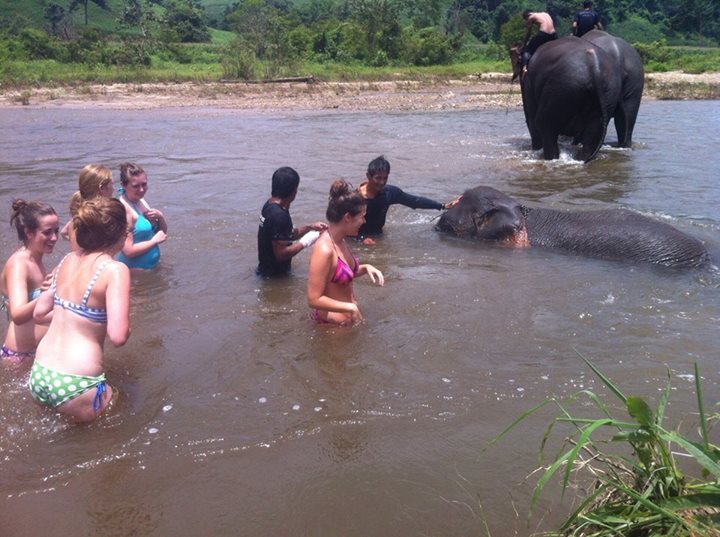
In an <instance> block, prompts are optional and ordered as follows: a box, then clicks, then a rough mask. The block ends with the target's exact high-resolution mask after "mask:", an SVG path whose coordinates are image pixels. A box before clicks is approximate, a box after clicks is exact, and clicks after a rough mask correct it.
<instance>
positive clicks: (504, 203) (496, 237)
mask: <svg viewBox="0 0 720 537" xmlns="http://www.w3.org/2000/svg"><path fill="white" fill-rule="evenodd" d="M437 229H438V230H439V231H445V232H448V233H452V234H454V235H458V236H465V237H472V238H475V239H481V240H488V241H496V242H500V243H501V244H505V245H507V246H513V247H527V246H529V245H530V243H529V241H528V237H527V227H526V223H525V208H524V207H523V206H522V205H520V204H519V203H518V202H517V201H515V200H514V199H512V198H511V197H510V196H506V195H505V194H503V193H502V192H500V191H498V190H495V189H494V188H491V187H487V186H479V187H476V188H473V189H470V190H468V191H466V192H465V193H464V194H463V195H462V198H461V199H460V202H459V203H458V204H457V205H455V206H454V207H453V208H452V209H448V210H447V211H445V213H443V215H442V216H441V217H440V221H439V222H438V224H437Z"/></svg>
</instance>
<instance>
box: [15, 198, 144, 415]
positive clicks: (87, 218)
mask: <svg viewBox="0 0 720 537" xmlns="http://www.w3.org/2000/svg"><path fill="white" fill-rule="evenodd" d="M72 223H73V226H74V228H75V237H76V240H77V244H78V246H79V249H78V250H77V251H73V252H70V253H69V254H68V255H66V256H65V258H63V260H62V261H61V262H60V264H59V265H58V267H57V269H56V270H55V275H54V277H53V280H52V285H51V287H50V289H48V290H47V291H45V292H43V293H42V295H41V296H40V299H39V300H38V304H37V306H36V307H35V314H34V316H35V319H36V320H40V319H43V318H45V317H46V316H47V315H49V313H50V312H52V321H51V322H50V328H49V329H48V332H47V334H46V335H45V337H44V338H43V339H42V340H41V341H40V344H39V345H38V348H37V355H36V358H35V363H34V364H33V367H32V369H31V371H30V380H29V383H28V385H29V387H30V393H31V394H32V396H33V397H34V398H35V399H36V400H37V401H38V402H40V403H42V404H43V405H46V406H49V407H51V408H54V409H55V410H57V411H58V412H60V413H61V414H64V415H66V416H69V417H71V418H73V419H74V420H75V421H78V422H87V421H92V420H93V419H95V418H96V417H97V416H98V415H99V414H100V412H102V411H103V409H105V407H106V406H107V405H108V403H109V402H110V400H111V398H112V394H113V389H112V388H111V387H110V385H108V384H107V382H106V380H105V373H104V370H103V344H104V342H105V338H106V337H107V338H108V339H109V340H110V342H111V343H112V344H113V345H115V346H116V347H119V346H121V345H124V344H125V342H126V341H127V339H128V337H129V336H130V271H129V270H128V268H127V267H126V266H125V265H123V264H122V263H120V262H118V261H115V260H114V259H113V256H114V255H116V254H117V253H118V252H119V251H120V248H122V245H123V244H124V242H125V236H126V235H127V234H128V232H129V230H128V226H127V218H126V215H125V207H124V206H123V204H122V203H120V201H118V200H116V199H112V198H109V199H108V198H102V197H98V198H95V199H93V200H90V201H86V202H84V203H83V204H82V205H80V207H79V208H78V210H77V214H76V215H75V216H74V217H73V221H72Z"/></svg>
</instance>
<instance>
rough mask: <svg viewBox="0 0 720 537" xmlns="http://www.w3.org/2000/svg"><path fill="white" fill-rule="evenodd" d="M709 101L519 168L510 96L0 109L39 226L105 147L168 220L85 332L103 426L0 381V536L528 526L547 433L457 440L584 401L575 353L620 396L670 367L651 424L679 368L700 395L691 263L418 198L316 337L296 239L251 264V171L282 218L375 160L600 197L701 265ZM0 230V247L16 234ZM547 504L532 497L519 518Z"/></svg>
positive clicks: (4, 194) (1, 154) (398, 179)
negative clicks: (125, 306)
mask: <svg viewBox="0 0 720 537" xmlns="http://www.w3.org/2000/svg"><path fill="white" fill-rule="evenodd" d="M718 106H719V105H718V103H716V102H688V103H669V102H662V103H647V104H645V105H643V108H642V110H641V113H640V118H639V122H638V126H637V128H636V142H635V148H634V150H632V151H628V150H621V149H615V148H612V147H610V146H607V147H604V148H603V149H602V151H601V153H600V157H599V158H598V159H596V160H594V161H593V162H591V163H589V164H581V163H578V162H575V161H572V160H571V159H568V158H566V159H562V160H560V161H557V162H543V161H540V160H538V158H537V157H538V153H535V152H533V151H531V149H530V144H529V136H528V135H527V132H526V129H525V125H524V120H523V118H522V112H521V111H519V110H512V111H509V112H506V111H504V110H503V111H494V112H493V111H488V112H456V113H452V112H438V113H424V114H410V113H403V114H367V113H362V114H329V115H324V114H304V115H301V114H298V115H295V114H287V115H279V116H276V115H267V114H263V115H253V114H250V113H247V112H235V111H227V110H214V109H193V110H190V111H187V110H157V111H150V112H148V111H142V112H132V111H131V112H127V111H125V112H119V111H103V110H99V111H92V112H86V111H78V110H62V109H56V110H37V109H23V110H14V109H13V110H2V111H0V116H1V117H2V121H4V122H5V123H7V124H13V125H14V132H13V137H12V138H8V137H6V138H4V139H2V140H0V176H1V178H2V180H1V181H0V207H6V208H9V207H10V203H11V201H12V199H13V198H15V197H17V196H23V197H26V198H27V199H42V200H46V201H48V202H50V203H52V204H53V205H54V206H55V207H56V209H57V210H58V212H59V213H60V214H61V220H63V219H64V218H66V216H67V215H66V214H65V213H66V206H67V199H68V197H69V196H70V194H71V193H72V191H73V189H74V186H75V184H76V178H77V173H78V171H79V170H80V168H81V167H82V166H83V165H84V164H86V163H88V162H93V161H95V162H102V163H104V164H108V165H110V166H111V167H113V168H117V165H118V164H119V163H120V162H122V161H126V160H128V159H132V160H135V161H137V162H140V163H141V164H142V165H143V167H144V168H145V169H146V170H148V173H149V175H150V178H151V185H152V190H151V191H150V193H149V194H148V197H149V199H150V201H151V202H152V204H153V205H157V206H158V207H159V208H161V209H162V210H163V212H164V213H165V214H166V216H167V218H168V221H169V225H170V238H169V239H168V241H167V242H166V243H164V244H163V246H162V262H161V268H160V269H159V270H157V271H153V272H149V273H144V274H139V275H134V276H133V296H132V337H131V338H130V340H129V342H128V344H127V345H126V346H124V347H122V348H119V349H114V348H112V346H108V347H107V348H106V354H107V357H106V364H105V365H106V369H107V376H108V378H109V379H110V382H112V383H113V385H116V386H117V387H118V388H119V389H120V392H121V397H120V399H119V400H118V402H117V405H116V408H115V410H114V412H113V413H112V414H111V415H110V416H108V417H106V418H104V419H103V420H101V421H99V422H98V423H95V424H93V425H91V426H89V427H71V426H68V425H67V424H66V423H65V422H63V421H62V420H61V419H59V418H57V417H56V416H54V415H51V414H49V413H48V412H47V410H46V409H43V408H40V407H38V406H37V405H34V404H33V403H32V401H31V398H30V396H29V394H28V393H27V392H26V390H25V388H24V387H23V386H22V383H23V375H22V374H21V373H17V372H13V371H8V370H3V371H0V408H2V411H1V412H0V470H1V471H2V474H3V479H2V480H0V495H3V496H4V497H5V498H6V501H5V502H4V504H3V505H4V507H2V508H0V519H1V520H3V522H2V524H0V527H1V528H2V531H0V533H2V534H3V535H6V534H7V535H13V536H14V535H24V534H27V530H26V528H28V527H30V525H31V524H38V525H48V524H52V527H53V528H54V529H56V530H57V531H76V528H78V527H84V528H87V531H88V532H89V531H93V532H96V531H99V532H102V533H103V534H130V533H132V532H134V533H135V534H140V535H158V536H159V535H168V534H178V535H199V534H209V535H287V534H301V535H314V536H317V535H338V534H342V535H349V536H352V535H363V536H364V535H368V534H372V535H397V534H419V533H425V534H439V535H448V536H452V535H468V534H482V533H483V531H484V527H485V526H484V525H485V523H487V524H488V527H489V528H490V530H491V532H492V534H497V535H507V534H509V533H512V532H516V533H517V534H519V535H526V534H529V533H530V532H531V531H532V530H533V529H535V528H537V527H539V528H547V527H550V526H551V525H552V523H553V521H554V520H557V519H558V518H559V517H560V516H561V515H562V513H563V512H564V511H565V510H566V509H567V505H555V506H554V510H553V512H552V513H551V514H550V515H548V516H546V517H545V518H544V519H540V520H537V521H533V523H532V525H531V526H530V527H528V526H527V525H526V524H525V522H524V513H525V511H526V509H527V503H528V493H527V487H523V486H518V485H517V484H518V483H521V482H522V480H523V479H524V478H525V476H526V475H527V474H528V473H530V471H531V470H532V469H533V465H534V464H535V462H534V461H535V454H536V449H537V446H538V445H539V441H540V439H541V437H542V435H543V433H544V428H545V426H546V424H547V422H546V421H543V420H542V419H538V420H537V421H533V422H528V423H527V425H526V426H525V427H523V428H522V430H519V431H516V432H514V433H513V435H511V436H510V437H508V440H507V441H506V442H504V443H503V445H501V446H498V448H497V449H493V450H490V451H488V452H486V453H485V454H483V455H480V450H481V448H482V446H483V444H484V443H485V442H487V441H488V440H489V439H490V438H492V436H493V435H495V434H497V433H498V432H499V431H500V430H502V429H503V428H504V427H505V426H506V425H507V424H508V423H510V422H511V421H512V419H513V418H514V417H515V416H517V415H518V414H520V413H521V412H523V411H524V410H527V409H528V408H530V407H531V406H533V405H534V404H537V403H538V402H539V401H541V400H542V399H543V398H545V397H547V396H564V395H569V394H572V393H575V392H577V391H578V390H581V389H584V388H588V387H590V388H592V389H596V390H601V387H600V386H599V385H598V383H597V382H596V381H595V380H594V379H593V377H592V375H591V374H590V373H589V371H587V370H586V369H585V368H584V367H583V366H582V365H581V363H579V360H578V358H577V356H576V354H575V349H577V350H578V351H579V352H581V353H583V354H584V355H586V356H588V357H590V358H591V359H592V360H593V361H594V362H595V363H596V364H597V365H598V366H599V367H600V368H601V369H602V370H603V372H605V373H606V374H608V375H609V376H610V377H611V378H612V379H613V380H615V381H617V382H619V383H620V384H621V385H622V387H623V389H625V390H626V391H627V392H629V393H638V394H640V395H648V396H650V397H651V398H653V397H656V394H657V393H658V392H657V389H658V387H659V386H661V385H662V383H663V382H664V379H665V378H666V377H667V372H668V371H670V374H671V377H672V379H673V382H674V384H675V385H676V386H677V389H676V390H675V391H673V393H672V398H671V399H672V404H671V407H670V411H669V414H672V415H673V416H676V417H678V418H679V417H680V416H682V415H684V413H685V412H686V411H687V410H689V409H692V408H693V397H694V396H693V394H692V390H693V384H692V376H691V375H692V371H693V364H694V363H695V362H697V363H698V364H699V365H700V369H701V371H702V372H703V375H704V377H705V378H704V382H705V384H704V389H705V395H706V398H707V400H708V402H712V401H716V400H717V399H718V397H719V396H720V389H718V366H717V348H718V344H719V343H720V341H718V337H717V335H716V334H717V323H718V320H719V319H720V299H719V298H718V289H720V273H719V272H718V270H717V268H712V269H710V270H709V271H707V272H700V273H698V272H678V271H673V270H668V269H663V268H653V267H630V266H626V265H623V264H621V263H610V262H604V261H599V260H591V259H582V258H576V257H573V256H568V255H563V254H559V253H556V252H552V251H543V250H522V251H515V250H508V249H505V248H500V247H494V246H483V245H479V244H475V243H472V242H469V241H464V240H459V239H455V238H451V237H447V236H442V235H439V234H437V233H436V232H435V231H434V230H433V224H434V222H435V219H436V218H437V213H435V212H434V211H411V210H408V209H405V208H402V207H396V208H393V209H391V211H390V213H389V219H388V225H387V228H386V229H387V234H386V235H385V236H384V237H383V238H382V239H381V240H379V241H378V244H377V245H376V246H374V247H364V246H361V245H355V246H354V251H355V253H356V255H358V257H359V258H360V259H361V260H362V261H364V262H369V263H372V264H374V265H376V266H378V267H379V268H381V270H383V272H384V273H385V276H386V285H385V287H383V288H380V287H377V286H373V285H371V284H369V283H368V282H366V281H364V279H362V278H361V279H359V280H357V282H356V287H355V291H356V294H357V296H358V300H359V302H360V305H361V308H362V311H363V315H364V316H365V318H366V322H365V323H364V324H363V325H361V326H359V327H356V328H353V329H340V328H335V327H319V326H316V325H315V324H313V323H312V322H311V321H310V320H309V318H308V308H307V303H306V298H305V285H306V276H307V263H308V255H307V253H306V252H303V253H301V254H300V255H299V256H297V257H296V258H295V259H294V261H293V266H294V271H293V275H291V276H290V277H288V278H284V279H280V280H263V279H261V278H258V277H257V276H256V275H255V273H254V270H255V266H256V263H257V257H256V232H257V221H258V220H257V218H258V212H259V209H260V207H261V206H262V204H263V202H264V201H265V200H266V199H267V197H268V195H269V190H270V176H271V175H272V172H273V170H274V169H275V168H277V167H278V166H280V165H292V166H293V167H295V168H296V169H297V170H298V171H299V172H300V175H301V177H302V180H301V184H300V192H299V195H298V198H297V200H296V201H295V202H294V203H293V205H292V208H291V212H292V215H293V220H294V222H295V224H296V225H301V224H304V223H306V222H310V221H315V220H317V219H318V218H321V217H322V215H323V214H324V212H325V207H326V203H327V191H328V188H329V185H330V183H331V181H332V179H334V178H335V177H345V178H346V179H348V180H350V181H351V182H353V183H354V184H356V185H357V184H359V182H360V181H361V179H362V177H363V176H364V171H365V168H366V166H367V163H368V162H369V161H370V160H371V159H372V158H374V157H376V156H377V155H378V154H385V155H386V156H387V158H388V159H389V160H390V162H391V164H392V172H391V181H392V182H393V183H394V184H397V185H398V186H400V187H402V188H404V189H406V190H407V191H409V192H412V193H417V194H420V195H425V196H428V197H431V198H435V199H438V200H447V199H451V198H452V197H454V196H456V195H457V194H459V193H461V192H462V191H463V190H464V189H466V188H469V187H473V186H476V185H478V184H485V185H489V186H493V187H495V188H498V189H499V190H502V191H504V192H506V193H508V194H510V195H512V196H514V197H516V198H517V199H519V200H521V201H523V202H526V203H528V204H529V205H537V206H545V207H553V208H560V209H575V210H582V209H590V208H606V207H627V208H631V209H633V210H636V211H639V212H642V213H643V214H646V215H648V216H651V217H654V218H659V219H663V220H664V221H667V222H669V223H670V224H672V225H674V226H676V227H678V228H680V229H682V230H683V231H685V232H687V233H690V234H692V235H694V236H697V237H699V238H700V239H702V240H704V241H706V243H707V244H708V247H709V249H710V250H711V253H712V254H713V255H714V257H715V259H719V258H720V240H718V236H719V235H718V231H720V219H719V218H718V213H717V207H718V205H719V204H720V192H719V191H718V189H717V188H716V186H715V185H714V182H713V180H712V178H713V177H714V175H715V173H714V171H715V170H716V169H717V168H718V166H719V165H720V161H718V160H717V159H718V157H717V155H710V156H709V157H708V156H707V154H706V145H705V144H700V143H697V142H696V140H706V139H717V138H718V135H720V125H719V124H718V123H717V122H716V121H715V122H713V121H711V120H709V119H708V118H712V117H717V116H718V113H719V112H720V109H719V108H718ZM108 125H112V128H108ZM609 132H611V133H613V129H612V128H611V129H609ZM612 136H613V134H611V135H610V137H611V140H610V141H611V142H612ZM6 229H7V230H8V232H3V233H2V235H0V248H1V250H0V253H1V254H2V257H3V258H6V257H7V256H8V255H9V253H10V252H11V251H12V250H13V249H14V248H15V247H16V243H15V239H14V237H13V236H12V235H11V234H10V233H9V231H10V230H9V228H6ZM66 250H67V245H60V246H59V247H58V248H57V252H56V253H55V254H53V256H51V261H50V262H49V263H48V264H52V263H53V262H57V261H58V260H59V259H60V258H61V256H62V255H63V254H64V252H65V251H66ZM3 322H4V321H3ZM0 328H1V329H2V330H4V329H5V325H4V324H2V323H0ZM601 391H602V390H601ZM552 504H553V502H552V499H551V498H543V499H542V500H541V505H540V510H539V512H542V510H543V509H545V508H549V507H551V506H552ZM513 505H514V507H513ZM514 509H517V511H518V512H519V513H520V515H519V516H518V515H516V514H515V511H514ZM190 513H192V515H191V514H190ZM510 528H512V530H510Z"/></svg>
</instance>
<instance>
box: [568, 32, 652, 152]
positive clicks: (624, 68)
mask: <svg viewBox="0 0 720 537" xmlns="http://www.w3.org/2000/svg"><path fill="white" fill-rule="evenodd" d="M581 39H583V40H585V41H589V42H590V43H592V44H593V45H595V46H596V47H599V48H601V49H603V50H604V51H605V52H607V53H609V54H610V55H611V56H612V57H613V58H614V59H615V61H616V62H617V64H618V67H619V69H620V78H621V85H622V89H621V95H620V99H619V100H618V103H617V107H616V108H615V112H614V114H613V119H614V120H615V130H616V131H617V137H618V146H620V147H632V135H633V129H634V128H635V120H636V119H637V115H638V110H639V109H640V100H641V99H642V92H643V86H644V85H645V70H644V69H643V64H642V59H641V58H640V54H638V52H637V50H635V49H634V48H633V47H632V45H630V43H628V42H627V41H625V40H624V39H621V38H619V37H615V36H613V35H610V34H609V33H607V32H603V31H601V30H591V31H590V32H587V33H586V34H584V35H583V36H582V38H581Z"/></svg>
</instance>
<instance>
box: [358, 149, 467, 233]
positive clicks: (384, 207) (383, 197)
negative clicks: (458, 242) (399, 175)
mask: <svg viewBox="0 0 720 537" xmlns="http://www.w3.org/2000/svg"><path fill="white" fill-rule="evenodd" d="M389 175H390V163H389V162H388V161H387V160H386V159H385V157H384V156H382V155H381V156H379V157H377V158H376V159H373V160H372V161H371V162H370V164H368V168H367V173H366V175H365V177H366V180H365V181H364V182H362V183H360V186H359V187H358V192H360V195H361V196H362V197H363V198H365V201H366V203H367V214H366V215H365V223H364V224H363V225H362V226H360V231H359V233H358V237H357V238H358V240H360V241H362V243H363V244H366V245H372V244H375V240H374V239H372V238H371V237H370V236H373V235H380V234H382V230H383V226H385V218H386V216H387V211H388V209H389V208H390V205H395V204H400V205H404V206H405V207H410V208H411V209H437V210H438V211H443V210H445V209H449V208H450V207H454V206H455V205H456V204H457V203H458V201H460V198H459V197H458V198H455V199H454V200H452V201H450V202H448V203H440V202H437V201H435V200H431V199H430V198H423V197H422V196H414V195H412V194H408V193H406V192H403V191H402V190H401V189H400V188H398V187H396V186H394V185H388V184H387V181H388V176H389Z"/></svg>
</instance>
